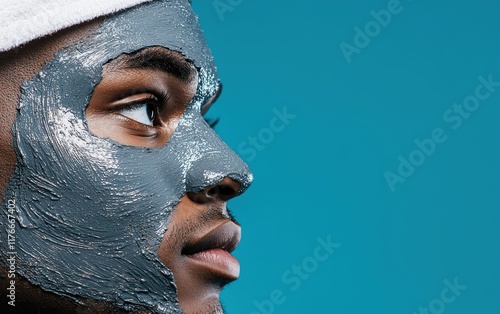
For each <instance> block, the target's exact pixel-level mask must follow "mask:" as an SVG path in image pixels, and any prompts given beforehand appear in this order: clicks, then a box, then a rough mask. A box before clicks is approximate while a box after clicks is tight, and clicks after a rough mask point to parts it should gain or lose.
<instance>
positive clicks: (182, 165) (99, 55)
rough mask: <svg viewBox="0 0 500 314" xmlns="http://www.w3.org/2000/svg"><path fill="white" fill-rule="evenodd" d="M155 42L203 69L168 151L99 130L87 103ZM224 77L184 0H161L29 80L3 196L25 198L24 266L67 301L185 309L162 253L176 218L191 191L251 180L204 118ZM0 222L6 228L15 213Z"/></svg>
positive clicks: (116, 20) (125, 15)
mask: <svg viewBox="0 0 500 314" xmlns="http://www.w3.org/2000/svg"><path fill="white" fill-rule="evenodd" d="M150 46H162V47H166V48H169V49H171V50H175V51H178V52H180V53H182V54H183V55H184V56H185V57H186V58H187V59H188V60H191V61H192V62H193V63H194V65H195V66H196V67H197V69H198V72H199V75H198V80H199V82H198V83H199V84H198V88H197V92H196V95H195V97H194V98H193V99H192V101H191V102H190V103H189V105H188V107H187V109H186V111H185V112H184V114H183V116H182V118H181V121H180V122H179V125H178V127H177V129H176V130H175V132H174V133H173V135H172V136H171V137H170V139H169V140H168V142H167V144H166V145H164V146H163V147H161V148H138V147H132V146H126V145H122V144H118V143H116V142H114V141H112V140H109V139H102V138H98V137H96V136H94V135H93V134H92V133H91V132H90V131H89V129H88V127H87V124H86V120H85V108H86V106H87V104H88V102H89V100H90V98H91V95H92V91H93V88H94V87H95V86H96V84H97V83H98V82H99V80H100V78H101V73H102V68H103V65H104V64H105V63H106V62H108V61H109V60H112V59H114V58H116V57H118V56H119V55H121V54H122V53H131V52H134V51H137V50H140V49H142V48H144V47H150ZM217 85H218V79H217V76H216V70H215V67H214V65H213V60H212V55H211V53H210V51H209V49H208V47H207V46H206V44H205V41H204V39H203V35H202V33H201V30H200V28H199V26H198V22H197V18H196V16H195V15H194V14H193V12H192V11H191V8H190V6H189V4H188V2H187V1H186V0H184V1H183V0H170V1H154V2H151V3H147V4H143V5H140V6H137V7H134V8H132V9H129V10H126V11H123V12H121V13H120V14H116V15H114V16H112V17H109V18H107V19H106V20H105V21H104V22H103V23H102V25H101V26H100V28H99V29H98V30H97V31H96V32H95V34H93V35H92V36H91V37H90V39H86V40H83V41H82V42H79V43H77V44H75V45H72V46H70V47H68V48H65V49H63V50H61V51H59V52H58V53H57V54H56V55H55V57H54V59H53V60H52V61H50V62H49V63H48V64H47V65H46V66H45V67H44V68H43V69H42V71H40V72H39V73H38V74H37V75H36V76H35V77H34V78H33V79H32V80H31V81H28V82H25V83H24V84H23V86H22V91H21V99H20V102H19V107H18V109H19V111H18V116H17V118H16V121H15V124H14V127H13V133H14V142H15V143H14V146H15V149H16V153H17V166H16V170H15V173H14V176H13V177H12V179H11V182H10V184H9V186H8V189H7V192H6V195H5V197H4V200H5V202H7V201H8V200H15V204H16V211H17V213H16V219H17V224H16V243H15V251H16V252H17V256H16V271H17V272H18V273H19V274H20V275H22V276H23V277H25V278H27V279H28V280H29V281H30V282H32V283H34V284H36V285H39V286H41V287H42V288H43V289H45V290H48V291H51V292H55V293H57V294H60V295H65V296H68V297H70V298H75V299H76V298H77V297H83V298H90V299H96V300H102V301H108V302H112V303H114V304H115V305H117V306H119V307H122V308H124V309H127V310H131V309H133V308H136V307H139V308H142V307H144V308H148V309H150V310H151V311H153V312H155V313H180V312H181V310H180V308H179V306H178V301H177V296H176V290H175V285H174V283H173V277H172V274H171V272H170V270H169V269H168V268H167V267H166V266H164V265H163V264H162V263H161V262H160V260H159V258H158V256H157V253H156V251H157V249H158V246H159V244H160V242H161V240H162V237H163V235H164V233H165V231H166V229H167V227H168V226H167V221H168V218H169V214H170V213H171V211H172V210H173V208H174V206H175V205H176V204H177V203H178V202H179V199H180V198H181V196H183V195H184V194H185V193H186V192H189V191H199V190H201V189H202V188H204V187H207V186H209V185H212V184H215V183H217V182H219V181H220V180H221V179H222V178H224V177H226V176H228V177H230V178H232V179H234V180H237V181H239V182H240V183H241V184H242V189H245V188H246V187H247V186H248V185H249V184H250V182H251V180H252V175H251V173H250V171H249V169H248V167H247V166H246V165H245V164H244V163H243V161H242V160H241V159H240V158H239V157H238V156H237V155H236V154H235V153H234V152H233V151H231V150H230V149H229V148H228V147H227V146H226V145H225V144H224V143H223V142H222V141H221V140H220V139H219V138H218V137H217V136H216V134H215V133H214V132H213V130H212V129H211V128H210V127H209V126H208V125H207V123H206V122H205V121H204V120H203V118H202V116H201V114H200V108H201V105H202V104H203V103H204V102H205V101H206V100H207V99H208V98H210V97H211V96H213V95H214V93H215V92H216V88H217ZM6 207H7V206H5V207H4V208H6ZM1 221H2V224H3V225H4V226H7V224H8V221H7V215H2V216H1ZM4 230H5V228H4ZM1 249H2V259H3V262H4V264H5V265H7V264H8V263H7V260H6V259H7V258H8V257H9V256H10V255H9V254H8V252H11V251H12V250H11V249H9V247H8V245H7V243H6V242H5V241H4V242H3V243H2V248H1Z"/></svg>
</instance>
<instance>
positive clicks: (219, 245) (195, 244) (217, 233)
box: [181, 221, 241, 255]
mask: <svg viewBox="0 0 500 314" xmlns="http://www.w3.org/2000/svg"><path fill="white" fill-rule="evenodd" d="M240 239H241V228H240V226H239V225H237V224H236V223H234V222H232V221H226V222H224V223H222V224H220V225H218V226H217V227H215V228H214V229H212V230H211V231H209V232H207V233H206V234H205V235H203V236H202V237H200V238H196V239H194V240H192V241H189V242H188V243H187V244H186V245H185V246H184V247H183V249H182V252H181V253H182V254H183V255H193V254H196V253H199V252H202V251H207V250H213V249H222V250H224V251H227V252H229V253H231V252H232V251H234V249H235V248H236V247H237V246H238V244H239V243H240Z"/></svg>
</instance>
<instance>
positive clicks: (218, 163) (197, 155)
mask: <svg viewBox="0 0 500 314" xmlns="http://www.w3.org/2000/svg"><path fill="white" fill-rule="evenodd" d="M169 146H170V147H171V149H173V150H175V151H176V152H177V153H178V154H179V155H178V157H177V158H178V160H180V161H182V163H183V164H184V165H183V167H182V169H183V171H184V174H185V179H186V181H185V184H186V189H185V191H186V194H187V195H189V198H191V200H192V201H194V202H197V203H206V202H211V201H223V202H225V201H227V200H229V199H231V198H233V197H235V196H237V195H239V194H241V193H243V192H244V191H245V190H246V189H247V188H248V187H249V185H250V184H251V183H252V180H253V175H252V172H251V171H250V169H249V168H248V165H247V164H246V163H245V162H244V161H243V160H241V158H240V157H239V156H238V155H237V154H236V153H235V152H234V151H233V150H231V148H229V147H228V146H227V145H226V143H224V142H223V141H222V140H221V139H220V138H219V136H218V135H217V134H216V133H215V132H214V130H212V129H211V128H210V126H209V125H208V124H207V123H206V122H205V121H204V120H203V117H202V116H201V115H200V114H199V113H197V112H195V113H192V112H187V113H185V115H184V118H183V119H182V120H181V121H180V122H179V126H178V127H177V130H176V132H175V133H174V135H173V137H172V141H171V142H170V145H169Z"/></svg>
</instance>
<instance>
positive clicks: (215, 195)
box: [187, 177, 241, 204]
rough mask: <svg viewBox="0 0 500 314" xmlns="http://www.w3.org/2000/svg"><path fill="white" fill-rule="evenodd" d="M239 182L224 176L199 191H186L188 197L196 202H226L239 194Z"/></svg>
mask: <svg viewBox="0 0 500 314" xmlns="http://www.w3.org/2000/svg"><path fill="white" fill-rule="evenodd" d="M240 190H241V184H240V183H239V182H238V181H236V180H233V179H231V178H229V177H225V178H224V179H222V180H221V181H220V182H218V183H217V184H214V185H211V186H208V187H206V188H204V189H203V190H201V191H199V192H188V193H187V196H188V197H189V199H190V200H191V201H193V202H195V203H198V204H206V203H212V202H227V201H228V200H230V199H232V198H233V197H235V196H238V194H240Z"/></svg>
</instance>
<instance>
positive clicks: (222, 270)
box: [188, 249, 240, 279]
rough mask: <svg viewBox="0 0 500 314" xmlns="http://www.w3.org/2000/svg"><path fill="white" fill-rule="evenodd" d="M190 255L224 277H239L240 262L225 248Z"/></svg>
mask: <svg viewBox="0 0 500 314" xmlns="http://www.w3.org/2000/svg"><path fill="white" fill-rule="evenodd" d="M188 256H189V257H190V258H192V259H193V260H195V261H196V262H197V263H201V264H202V266H203V267H205V268H208V269H209V270H210V271H212V272H215V273H216V274H218V275H220V276H222V277H226V278H229V279H238V277H239V275H240V263H238V260H237V259H236V258H234V256H232V255H231V254H230V253H229V252H227V251H225V250H222V249H211V250H206V251H201V252H198V253H195V254H192V255H188Z"/></svg>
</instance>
